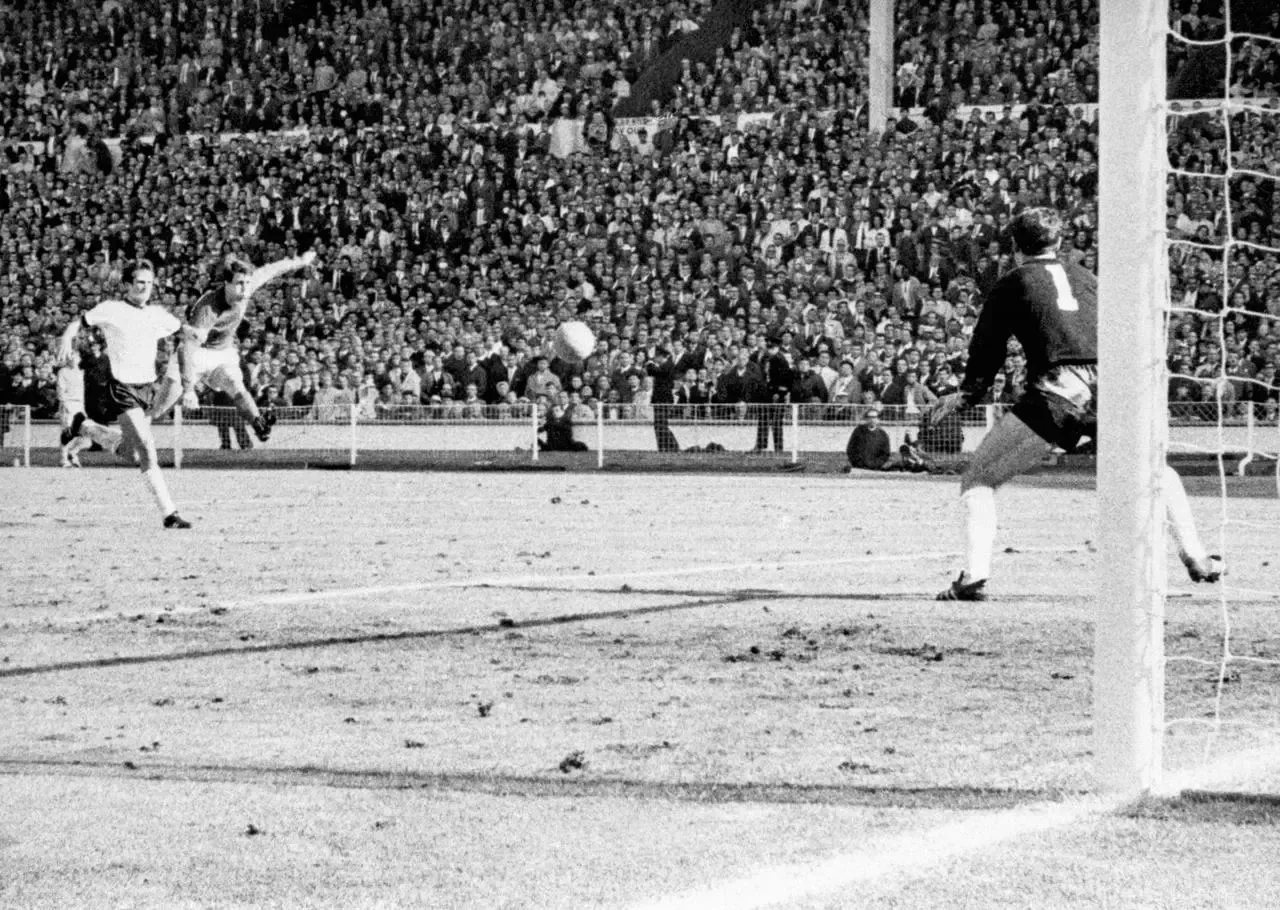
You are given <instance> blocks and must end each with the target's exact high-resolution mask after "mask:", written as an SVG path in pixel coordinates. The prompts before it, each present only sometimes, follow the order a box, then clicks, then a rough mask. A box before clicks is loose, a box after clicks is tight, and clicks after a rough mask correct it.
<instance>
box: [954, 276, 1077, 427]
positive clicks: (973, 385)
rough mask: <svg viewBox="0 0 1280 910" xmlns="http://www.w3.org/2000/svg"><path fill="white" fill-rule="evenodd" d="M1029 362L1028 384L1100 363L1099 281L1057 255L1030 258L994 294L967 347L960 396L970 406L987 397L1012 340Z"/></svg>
mask: <svg viewBox="0 0 1280 910" xmlns="http://www.w3.org/2000/svg"><path fill="white" fill-rule="evenodd" d="M1010 336H1013V337H1014V338H1017V339H1018V341H1019V342H1020V343H1021V344H1022V350H1023V353H1024V354H1025V355H1026V358H1027V385H1028V386H1030V385H1032V384H1034V383H1035V381H1036V380H1037V379H1039V378H1040V377H1041V376H1043V375H1044V374H1045V373H1046V372H1048V371H1049V369H1050V368H1052V367H1054V366H1057V365H1059V364H1067V363H1097V362H1098V279H1097V278H1096V277H1095V276H1094V274H1093V273H1092V272H1090V271H1089V270H1088V269H1086V268H1084V267H1083V266H1081V265H1078V264H1076V263H1072V262H1063V261H1062V260H1060V259H1058V258H1057V257H1056V256H1045V257H1032V258H1028V259H1026V260H1025V261H1024V262H1023V264H1022V265H1020V266H1019V267H1018V268H1016V269H1014V270H1013V271H1011V272H1009V273H1007V274H1006V275H1005V276H1004V277H1002V278H1001V279H1000V280H999V281H997V282H996V286H995V287H994V288H992V289H991V293H990V294H989V295H988V296H987V300H986V303H985V304H983V307H982V313H981V314H980V315H979V316H978V324H977V326H975V327H974V330H973V339H972V340H971V341H970V343H969V361H968V364H967V365H966V366H965V371H964V382H963V383H961V385H960V391H961V392H962V393H963V394H964V397H965V400H966V401H967V402H969V403H976V402H978V401H979V400H981V399H982V396H983V395H985V394H986V393H987V389H989V388H990V387H991V384H992V383H993V382H994V381H995V377H996V374H997V373H999V372H1000V370H1001V368H1002V367H1003V366H1004V361H1005V351H1006V348H1007V346H1008V344H1009V337H1010Z"/></svg>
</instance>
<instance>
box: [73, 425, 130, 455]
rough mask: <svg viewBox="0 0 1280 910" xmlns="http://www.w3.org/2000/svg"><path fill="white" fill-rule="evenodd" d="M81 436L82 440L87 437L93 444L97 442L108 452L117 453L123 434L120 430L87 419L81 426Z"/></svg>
mask: <svg viewBox="0 0 1280 910" xmlns="http://www.w3.org/2000/svg"><path fill="white" fill-rule="evenodd" d="M80 436H81V438H84V437H86V436H87V437H89V440H90V441H91V442H96V443H97V444H98V445H100V446H102V447H103V448H104V449H106V450H107V451H108V452H115V451H116V449H118V448H120V439H121V436H122V434H121V432H120V431H119V430H118V429H115V428H113V427H108V426H104V425H103V424H100V423H98V422H97V421H95V420H90V419H88V418H87V417H86V418H85V421H84V423H83V424H81V426H80Z"/></svg>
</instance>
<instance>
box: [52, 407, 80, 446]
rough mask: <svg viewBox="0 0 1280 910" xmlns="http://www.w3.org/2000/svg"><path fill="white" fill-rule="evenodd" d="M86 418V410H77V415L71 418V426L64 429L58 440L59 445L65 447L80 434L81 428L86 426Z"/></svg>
mask: <svg viewBox="0 0 1280 910" xmlns="http://www.w3.org/2000/svg"><path fill="white" fill-rule="evenodd" d="M84 420H85V417H84V412H83V411H77V412H76V416H75V417H72V418H71V426H69V427H67V428H66V429H65V430H63V431H62V435H61V436H60V437H59V440H58V443H59V445H62V446H64V447H65V446H66V444H67V443H69V442H70V441H71V440H73V439H75V438H76V437H77V436H79V435H80V428H81V427H82V426H84Z"/></svg>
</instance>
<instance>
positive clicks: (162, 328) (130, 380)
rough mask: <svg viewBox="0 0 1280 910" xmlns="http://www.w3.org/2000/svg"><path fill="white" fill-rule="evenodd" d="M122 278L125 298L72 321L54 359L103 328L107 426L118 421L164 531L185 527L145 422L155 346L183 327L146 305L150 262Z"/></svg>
mask: <svg viewBox="0 0 1280 910" xmlns="http://www.w3.org/2000/svg"><path fill="white" fill-rule="evenodd" d="M123 279H124V282H125V286H126V287H127V290H126V292H125V299H124V300H104V301H102V302H101V303H99V304H98V305H97V306H95V307H94V308H93V309H91V310H89V311H87V312H85V313H82V314H81V315H80V316H79V317H78V318H76V319H75V320H73V321H72V322H71V324H70V325H68V326H67V328H66V330H65V331H64V332H63V333H62V339H61V343H60V346H59V349H58V357H59V359H60V361H61V362H62V363H71V362H73V361H72V358H73V357H74V356H75V345H76V337H77V336H78V335H79V334H80V330H81V328H88V327H91V326H97V327H98V328H100V329H102V334H103V336H104V337H105V339H106V343H107V359H108V360H109V361H110V364H111V377H110V379H109V380H108V381H107V388H106V395H105V396H104V397H105V402H104V408H105V413H104V414H103V416H104V417H105V418H106V419H107V421H108V422H110V421H112V420H119V422H120V430H121V433H122V434H123V439H124V444H125V446H126V447H127V448H128V449H129V450H131V451H132V452H133V454H134V456H135V457H136V458H137V461H138V467H139V468H141V469H142V476H143V479H145V480H146V482H147V486H148V487H150V488H151V494H152V495H153V496H154V497H155V500H156V503H157V504H158V505H159V506H160V514H161V515H163V516H164V526H165V527H166V528H189V527H191V525H190V523H189V522H187V521H185V520H184V519H183V518H182V516H181V515H179V514H178V510H177V508H176V507H175V506H174V504H173V500H172V499H170V498H169V489H168V486H167V485H166V484H165V481H164V475H163V474H161V473H160V463H159V461H158V459H157V458H156V443H155V439H154V437H152V435H151V420H150V418H148V417H147V408H148V407H149V406H150V405H151V397H152V393H153V391H154V384H155V381H156V353H157V344H158V342H159V341H160V340H161V339H163V338H168V337H169V336H170V335H173V334H174V333H176V332H178V331H180V330H181V328H182V323H180V322H179V321H178V320H177V318H176V317H174V316H173V315H171V314H170V313H169V312H168V311H166V310H165V309H163V308H162V307H158V306H150V305H149V304H150V300H151V294H152V292H153V291H154V290H155V280H156V276H155V269H154V268H153V267H152V265H151V263H150V262H147V261H146V260H145V259H140V260H138V261H136V262H131V263H129V264H128V265H127V266H125V268H124V271H123Z"/></svg>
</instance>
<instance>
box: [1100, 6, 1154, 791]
mask: <svg viewBox="0 0 1280 910" xmlns="http://www.w3.org/2000/svg"><path fill="white" fill-rule="evenodd" d="M1101 14H1102V15H1101V41H1100V48H1099V50H1100V75H1101V81H1100V94H1101V106H1100V109H1099V118H1098V120H1099V151H1100V155H1099V172H1100V173H1099V181H1100V182H1099V187H1098V235H1099V239H1100V246H1099V260H1098V265H1099V275H1098V324H1099V331H1098V341H1099V346H1098V364H1099V373H1100V375H1101V382H1100V383H1099V399H1098V417H1099V433H1098V436H1099V439H1098V500H1099V510H1100V514H1099V522H1098V524H1099V528H1098V540H1099V544H1100V546H1099V553H1098V562H1097V568H1096V572H1097V578H1096V582H1097V591H1098V597H1097V618H1096V623H1095V627H1094V632H1095V634H1094V685H1093V699H1094V755H1095V760H1096V763H1097V783H1098V787H1099V788H1100V789H1101V790H1103V791H1107V792H1111V793H1122V794H1123V793H1133V794H1136V793H1140V792H1143V791H1146V790H1149V789H1151V788H1152V787H1155V786H1156V785H1158V784H1159V782H1160V773H1161V746H1162V742H1161V739H1162V736H1163V724H1164V587H1165V550H1164V508H1163V496H1162V495H1161V477H1162V473H1163V466H1164V461H1165V449H1166V445H1167V439H1168V408H1167V405H1166V403H1165V394H1166V389H1165V380H1164V347H1165V345H1164V314H1165V311H1166V309H1167V307H1168V302H1169V298H1168V266H1167V250H1166V246H1165V243H1166V238H1165V170H1166V166H1167V161H1168V159H1167V151H1166V138H1165V115H1164V107H1165V100H1166V95H1165V41H1166V32H1167V23H1168V2H1167V0H1103V3H1102V4H1101Z"/></svg>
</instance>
